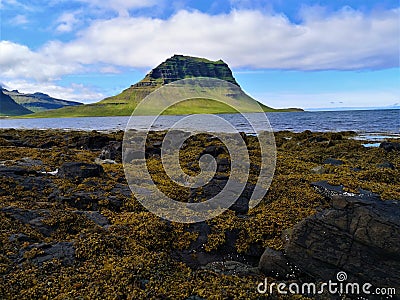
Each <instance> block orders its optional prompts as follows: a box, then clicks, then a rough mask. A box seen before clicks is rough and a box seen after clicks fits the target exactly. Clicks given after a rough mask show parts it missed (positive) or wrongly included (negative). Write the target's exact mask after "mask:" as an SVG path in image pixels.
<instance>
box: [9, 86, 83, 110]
mask: <svg viewBox="0 0 400 300" xmlns="http://www.w3.org/2000/svg"><path fill="white" fill-rule="evenodd" d="M2 91H3V93H4V94H6V95H8V96H10V97H11V98H12V99H13V100H14V101H15V102H17V103H18V104H20V105H22V106H23V107H25V108H27V109H29V110H31V111H33V112H40V111H45V110H49V109H57V108H62V107H65V106H77V105H82V103H79V102H75V101H67V100H62V99H56V98H53V97H50V96H49V95H47V94H43V93H34V94H24V93H20V92H18V91H17V90H13V91H8V90H6V89H4V88H3V89H2Z"/></svg>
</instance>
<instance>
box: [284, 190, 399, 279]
mask: <svg viewBox="0 0 400 300" xmlns="http://www.w3.org/2000/svg"><path fill="white" fill-rule="evenodd" d="M328 188H330V187H329V186H326V185H325V186H324V189H328ZM340 190H341V188H340V187H339V188H336V189H333V191H332V192H331V193H326V192H325V193H324V195H329V197H330V199H331V208H329V209H326V210H324V211H322V212H319V213H317V214H316V215H314V216H311V217H308V218H306V219H304V220H303V221H301V222H300V223H298V224H296V225H295V226H294V228H293V231H292V233H291V235H290V237H289V241H288V242H287V244H286V245H285V254H286V257H287V258H288V260H289V261H290V262H292V263H293V264H295V265H296V266H298V267H299V268H300V269H301V270H302V271H304V272H305V273H307V274H309V275H311V276H312V277H314V278H316V279H318V280H323V281H325V280H333V279H335V278H336V277H335V276H336V274H337V273H338V272H339V271H344V272H346V273H347V275H348V281H349V282H369V283H371V284H374V285H377V286H400V218H399V216H400V204H399V201H381V200H380V199H379V197H376V195H374V194H372V193H367V192H366V191H363V193H360V194H357V195H349V194H345V193H340Z"/></svg>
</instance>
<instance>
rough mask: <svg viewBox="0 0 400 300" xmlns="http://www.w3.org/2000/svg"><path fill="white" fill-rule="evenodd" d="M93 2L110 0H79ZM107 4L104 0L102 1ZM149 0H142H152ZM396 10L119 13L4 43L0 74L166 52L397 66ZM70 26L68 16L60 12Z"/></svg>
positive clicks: (155, 57) (249, 60)
mask: <svg viewBox="0 0 400 300" xmlns="http://www.w3.org/2000/svg"><path fill="white" fill-rule="evenodd" d="M81 1H85V2H88V3H90V4H92V5H98V6H100V5H109V6H110V5H111V4H110V3H109V2H110V1H100V0H81ZM111 2H112V3H113V4H112V5H113V6H115V9H117V6H118V8H120V9H129V8H132V7H135V5H142V6H143V5H144V4H143V3H142V2H140V3H139V1H137V0H131V1H125V0H124V1H122V0H121V1H111ZM102 3H103V4H102ZM106 3H108V4H106ZM151 3H153V2H152V1H147V2H145V4H148V5H150V4H151ZM399 12H400V9H397V10H389V11H381V12H376V13H370V14H363V13H361V12H358V11H355V10H351V9H349V8H346V9H343V10H342V11H338V12H335V13H332V14H330V15H326V14H324V17H322V16H320V15H318V13H316V12H315V10H314V11H312V12H310V13H309V14H307V12H303V15H304V20H303V22H302V23H301V24H294V23H291V22H290V20H288V18H286V17H285V16H284V15H271V14H262V13H261V12H259V11H254V10H235V11H232V12H231V13H229V14H220V15H207V14H205V13H201V12H198V11H192V12H188V11H180V12H178V13H177V14H175V15H173V16H171V17H170V18H169V19H166V20H163V19H156V18H145V17H141V18H139V17H118V18H114V19H109V20H96V21H93V22H92V23H91V25H90V26H89V27H88V28H86V29H84V30H81V31H79V32H78V33H77V38H76V39H74V40H72V41H70V42H60V41H51V42H49V43H47V44H46V45H44V46H43V47H42V48H40V49H39V50H37V51H32V50H30V49H29V48H27V47H26V46H23V45H19V44H15V43H11V42H7V41H3V42H1V43H0V67H1V69H2V71H3V72H2V75H3V77H4V76H5V77H8V78H12V77H14V78H20V77H24V78H34V79H36V80H39V81H44V80H52V79H54V78H57V77H59V76H62V75H63V74H70V73H73V72H76V71H77V70H78V69H79V68H81V69H82V68H85V67H86V65H91V64H94V65H96V64H99V65H101V66H102V68H104V67H105V66H107V65H110V66H114V67H115V66H126V67H133V68H149V67H154V66H155V65H157V64H159V63H160V62H162V61H163V60H165V59H166V58H168V57H170V56H171V55H172V54H174V53H177V54H187V55H194V56H201V57H207V58H210V59H220V58H222V59H223V60H224V61H226V62H227V63H228V64H229V65H230V66H232V67H234V68H237V69H239V68H246V69H263V68H277V69H297V70H325V69H338V70H357V69H381V68H388V67H396V66H398V65H399V36H400V26H399ZM64 20H65V26H64V27H61V28H59V29H61V30H69V29H71V28H72V26H73V25H72V24H71V22H72V23H73V22H74V17H73V16H64Z"/></svg>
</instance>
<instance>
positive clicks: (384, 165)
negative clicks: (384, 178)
mask: <svg viewBox="0 0 400 300" xmlns="http://www.w3.org/2000/svg"><path fill="white" fill-rule="evenodd" d="M378 168H382V169H392V170H394V169H396V167H395V166H394V164H392V163H391V162H390V161H385V162H383V163H381V164H379V165H378Z"/></svg>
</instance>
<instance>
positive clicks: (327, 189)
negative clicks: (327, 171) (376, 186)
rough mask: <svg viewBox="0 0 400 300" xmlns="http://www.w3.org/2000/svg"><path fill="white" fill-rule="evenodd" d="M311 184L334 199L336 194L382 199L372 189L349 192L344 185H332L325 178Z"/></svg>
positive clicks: (372, 199) (356, 197)
mask: <svg viewBox="0 0 400 300" xmlns="http://www.w3.org/2000/svg"><path fill="white" fill-rule="evenodd" d="M311 186H312V187H314V188H315V190H316V191H317V192H319V193H320V194H321V195H323V196H324V197H325V198H326V199H329V200H332V198H333V197H334V196H351V197H353V198H355V199H367V200H371V201H376V200H381V198H380V196H379V195H378V194H374V193H371V192H370V191H367V190H363V189H358V194H354V193H348V192H345V191H344V190H343V188H344V186H343V185H330V184H328V182H327V181H325V180H323V181H318V182H313V183H311Z"/></svg>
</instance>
